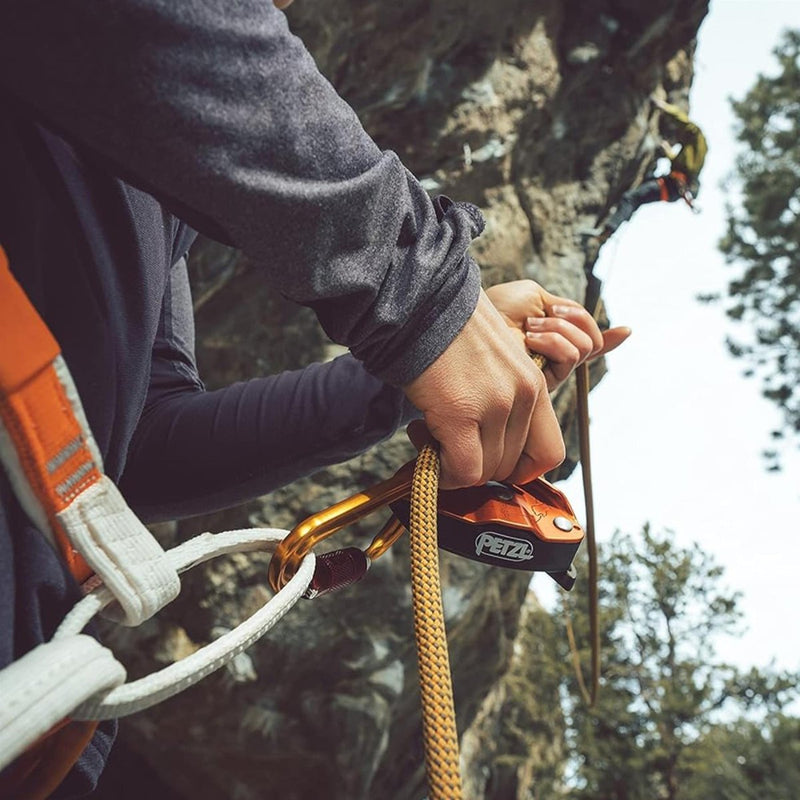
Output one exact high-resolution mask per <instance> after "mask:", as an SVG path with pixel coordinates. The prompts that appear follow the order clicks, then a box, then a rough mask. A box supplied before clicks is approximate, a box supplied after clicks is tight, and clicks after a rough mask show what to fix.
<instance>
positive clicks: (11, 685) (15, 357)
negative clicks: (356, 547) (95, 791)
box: [0, 248, 315, 770]
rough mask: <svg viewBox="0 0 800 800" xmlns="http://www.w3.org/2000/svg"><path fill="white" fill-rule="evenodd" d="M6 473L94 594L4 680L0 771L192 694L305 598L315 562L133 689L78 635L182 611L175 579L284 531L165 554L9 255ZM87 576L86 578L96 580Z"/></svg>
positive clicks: (2, 386) (0, 286) (208, 540)
mask: <svg viewBox="0 0 800 800" xmlns="http://www.w3.org/2000/svg"><path fill="white" fill-rule="evenodd" d="M0 462H2V465H3V467H4V468H5V470H6V472H7V474H8V476H9V480H10V482H11V485H12V487H13V488H14V491H15V494H16V496H17V498H18V499H19V501H20V503H21V505H22V507H23V508H24V509H25V511H26V513H27V514H28V515H29V516H30V518H31V519H32V521H33V522H34V523H35V524H36V526H37V527H38V528H39V529H40V530H41V531H43V532H44V533H45V535H47V537H48V539H49V540H50V542H51V544H53V546H54V547H56V548H57V549H59V550H60V551H61V553H62V555H63V556H64V558H65V559H66V561H67V563H68V564H69V566H70V569H71V571H72V572H73V575H75V576H76V577H78V579H79V580H80V579H83V578H86V577H88V576H89V575H91V574H92V573H94V577H93V578H91V580H90V581H88V582H87V583H86V584H84V586H85V588H86V589H88V588H89V586H90V585H91V586H92V587H93V588H92V591H91V592H89V593H88V594H87V595H86V597H85V598H84V599H83V600H81V601H80V602H79V603H78V604H77V605H76V606H75V607H74V608H73V609H72V611H71V612H70V613H69V614H68V615H67V617H66V618H65V619H64V621H63V622H62V624H61V625H60V627H59V628H58V630H57V631H56V633H55V635H54V636H53V639H52V640H51V641H50V642H47V643H45V644H42V645H39V646H38V647H36V648H35V649H34V650H32V651H30V652H29V653H27V654H26V655H24V656H23V657H22V658H20V659H19V660H17V661H16V662H14V663H13V664H11V665H10V666H8V667H6V668H5V669H3V670H0V697H2V698H3V703H2V704H0V770H2V769H3V768H4V767H6V766H7V765H8V764H10V763H11V762H13V761H14V760H15V759H16V758H17V757H18V756H20V755H21V754H22V753H24V752H25V751H26V750H27V749H28V747H30V746H31V745H32V744H34V743H35V742H37V741H38V740H39V739H40V738H41V737H43V736H45V735H46V734H47V733H48V732H49V731H51V730H52V729H53V728H54V726H57V725H58V724H59V723H61V722H62V721H63V720H64V719H65V718H70V719H75V720H78V719H80V720H99V719H111V718H115V717H120V716H124V715H126V714H132V713H134V712H135V711H139V710H141V709H144V708H147V707H149V706H151V705H154V704H155V703H158V702H160V701H161V700H164V699H166V698H167V697H171V696H172V695H174V694H177V693H178V692H180V691H182V690H183V689H185V688H187V687H189V686H191V685H192V684H194V683H196V682H197V681H199V680H200V679H201V678H203V677H205V676H206V675H208V674H209V673H211V672H213V671H214V670H216V669H218V668H219V667H221V666H223V665H224V664H225V663H226V662H228V661H230V660H231V659H232V658H233V657H234V656H236V655H237V654H238V653H240V652H241V651H242V650H244V649H245V648H247V647H249V646H250V645H251V644H252V643H253V642H255V641H256V640H257V639H258V638H259V637H261V636H262V635H263V634H264V633H266V631H268V630H269V629H270V628H271V627H272V626H273V625H274V624H275V623H276V622H278V621H279V620H280V619H281V618H282V617H283V615H284V614H285V613H286V612H287V611H288V610H289V609H290V608H291V607H292V606H293V605H294V604H295V603H296V602H297V600H298V599H299V598H300V597H301V596H302V594H303V593H304V592H305V591H306V588H307V587H308V584H309V583H310V581H311V578H312V576H313V574H314V563H315V559H314V556H313V554H309V555H308V556H307V557H306V558H305V560H304V561H303V563H302V566H301V568H300V569H299V570H298V572H297V574H296V575H295V577H294V578H293V579H292V580H291V581H290V582H289V583H288V584H287V585H286V586H285V587H284V588H283V589H281V590H280V591H279V592H278V593H277V594H275V596H274V597H272V598H271V599H270V600H269V601H268V602H267V603H266V604H265V605H264V606H263V607H262V608H261V609H260V610H259V611H257V612H256V613H255V614H253V615H252V616H251V617H250V618H249V619H247V620H245V621H244V622H243V623H242V624H241V625H239V626H238V627H237V628H235V629H234V630H232V631H230V632H228V633H226V634H225V635H224V636H222V637H220V638H219V639H217V640H215V641H213V642H211V643H210V644H208V645H206V646H205V647H203V648H201V649H200V650H198V651H197V652H195V653H193V654H192V655H191V656H189V657H187V658H185V659H183V660H182V661H179V662H177V663H175V664H172V665H170V666H168V667H165V668H164V669H162V670H159V671H157V672H155V673H153V674H151V675H149V676H147V677H145V678H142V679H140V680H137V681H134V682H133V683H130V684H124V681H125V677H126V672H125V668H124V667H123V666H122V664H120V663H119V662H118V661H117V660H116V659H115V658H114V656H113V654H112V653H111V651H110V650H108V649H107V648H105V647H103V646H102V645H101V644H99V643H98V642H97V641H95V640H94V639H93V638H91V637H90V636H86V635H84V634H82V633H81V631H82V630H83V628H84V627H85V626H86V624H87V623H88V622H89V621H90V620H91V618H92V617H93V616H94V615H95V614H96V613H98V612H99V611H101V610H103V609H106V607H109V608H108V609H107V610H106V612H105V613H106V615H107V616H110V617H112V618H113V619H116V620H117V621H120V622H122V623H123V624H125V625H138V624H140V623H141V622H143V621H144V620H146V619H148V618H149V617H151V616H152V615H153V614H154V613H155V612H156V611H158V609H160V608H161V607H163V606H164V605H166V604H167V603H168V602H170V601H171V600H172V599H174V598H175V597H176V596H177V594H178V592H179V591H180V579H179V578H178V574H179V573H180V572H183V571H185V570H187V569H190V568H191V567H192V566H194V565H195V564H200V563H202V562H203V561H206V560H208V559H209V558H213V557H215V556H218V555H222V554H225V553H235V552H242V551H245V552H246V551H253V550H269V551H272V550H274V549H275V547H276V546H277V544H278V542H280V541H281V539H283V538H284V536H286V533H287V532H286V531H282V530H274V529H264V528H255V529H252V530H237V531H228V532H226V533H220V534H216V535H213V534H210V533H204V534H201V535H200V536H197V537H195V538H194V539H191V540H190V541H188V542H185V543H183V544H181V545H179V546H177V547H175V548H173V549H172V550H169V551H166V552H165V551H164V550H163V549H162V548H161V546H160V545H159V544H158V542H157V541H156V540H155V538H154V537H153V536H152V534H151V533H150V532H149V531H148V530H147V528H146V527H145V526H144V525H143V524H142V523H141V522H140V521H139V519H138V518H137V517H136V515H135V514H134V513H133V512H132V511H131V509H130V508H129V507H128V505H127V503H126V502H125V500H124V499H123V497H122V495H121V494H120V492H119V490H118V489H117V487H116V486H115V485H114V484H113V482H112V481H111V480H110V479H109V478H108V477H107V476H106V475H105V474H103V467H102V461H101V458H100V453H99V451H98V448H97V445H96V444H95V441H94V438H93V436H92V433H91V431H90V430H89V426H88V424H87V422H86V417H85V414H84V412H83V408H82V406H81V402H80V399H79V398H78V393H77V390H76V389H75V386H74V383H73V381H72V378H71V376H70V374H69V370H68V369H67V366H66V364H65V363H64V361H63V359H62V358H61V355H60V351H59V349H58V345H57V343H56V342H55V339H53V337H52V335H51V334H50V332H49V331H48V330H47V328H46V326H45V324H44V322H43V321H42V320H41V319H40V318H39V315H38V314H37V313H36V311H35V310H34V308H33V306H32V305H31V304H30V302H29V301H28V298H27V297H26V296H25V293H24V292H23V291H22V289H21V287H20V286H19V284H18V283H17V282H16V280H15V279H14V277H13V275H12V274H11V271H10V270H9V268H8V262H7V261H6V259H5V254H4V253H3V251H2V248H0ZM87 565H88V569H87Z"/></svg>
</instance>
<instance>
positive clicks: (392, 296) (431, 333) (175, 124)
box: [0, 0, 482, 385]
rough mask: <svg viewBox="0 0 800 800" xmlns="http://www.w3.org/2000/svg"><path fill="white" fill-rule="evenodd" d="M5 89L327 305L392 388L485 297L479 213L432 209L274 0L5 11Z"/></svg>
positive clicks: (26, 6) (0, 20) (328, 323)
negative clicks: (478, 260) (475, 246)
mask: <svg viewBox="0 0 800 800" xmlns="http://www.w3.org/2000/svg"><path fill="white" fill-rule="evenodd" d="M0 84H2V85H3V86H4V87H5V88H6V89H7V90H8V91H9V92H11V93H12V94H14V95H16V96H17V97H18V98H20V99H21V100H23V101H24V102H25V103H27V104H28V105H29V106H31V107H32V108H33V109H34V110H35V112H36V113H37V115H40V116H41V117H42V119H44V120H45V121H46V122H47V123H48V124H50V125H51V126H53V127H55V128H56V129H57V130H58V131H59V132H60V133H62V135H65V136H67V137H68V138H70V139H71V140H72V141H73V142H76V143H78V144H80V145H83V146H84V147H87V148H89V149H91V150H92V151H94V152H95V153H96V154H97V155H99V156H100V157H102V158H103V159H105V160H107V161H108V162H109V163H110V164H111V165H113V166H112V168H113V169H114V170H115V171H117V172H118V174H120V175H121V176H123V177H125V178H126V179H127V180H129V181H130V182H132V183H134V184H136V185H138V186H140V187H141V188H144V189H146V190H147V191H150V192H151V193H152V194H154V195H155V196H156V197H158V198H159V199H160V200H161V201H162V202H164V203H165V204H166V205H167V206H168V207H170V208H171V209H172V210H175V211H176V212H177V213H178V214H179V215H182V216H184V217H187V218H188V219H189V221H190V222H191V223H192V224H193V225H194V226H196V227H200V228H201V229H202V230H204V232H208V233H210V234H211V235H214V234H215V233H217V234H221V235H223V237H224V238H227V239H228V240H229V241H230V242H231V243H233V244H234V245H235V246H237V247H239V248H241V249H242V250H243V251H244V252H245V253H246V254H247V255H248V256H249V257H250V258H251V259H253V261H254V262H256V263H257V264H258V265H259V266H260V267H262V268H263V270H264V273H265V277H266V279H267V280H268V281H269V282H270V283H271V284H272V285H274V286H275V287H276V288H277V289H279V290H280V291H282V292H283V293H285V294H286V295H287V296H288V297H290V298H292V299H293V300H295V301H297V302H300V303H303V304H305V305H308V306H310V307H312V308H313V309H314V311H315V312H316V314H317V316H318V317H319V319H320V322H321V323H322V325H323V327H324V328H325V330H326V332H327V333H328V335H329V336H330V337H331V338H332V339H333V340H334V341H337V342H339V343H341V344H344V345H346V346H347V347H349V348H350V350H351V351H352V352H353V354H354V355H355V356H356V357H357V358H359V359H360V360H362V361H363V362H364V365H365V366H366V368H367V369H368V370H369V371H370V372H372V373H373V374H375V375H376V376H378V377H380V378H381V379H382V380H385V381H387V382H389V383H392V384H395V385H402V384H404V383H407V382H408V381H409V380H411V379H413V378H414V377H416V376H417V375H418V374H419V373H420V372H421V371H422V370H423V369H424V368H425V367H426V366H427V365H428V364H430V363H431V362H432V361H433V360H434V359H435V358H436V357H437V356H438V355H439V354H440V353H441V352H442V351H443V350H444V349H445V347H446V346H447V345H448V344H449V343H450V341H451V340H452V339H453V337H454V336H455V335H456V333H457V332H458V331H459V330H460V329H461V327H462V326H463V324H464V323H465V321H466V320H467V318H468V317H469V315H470V313H471V312H472V310H473V308H474V305H475V303H476V301H477V296H478V291H479V286H480V278H479V273H478V270H477V267H476V266H475V264H474V263H473V262H471V260H470V259H469V257H468V256H467V255H466V250H467V247H468V246H469V242H470V240H471V239H472V238H473V237H474V236H476V235H478V233H479V232H480V229H481V226H482V221H481V219H480V214H479V212H477V210H476V209H474V208H473V207H471V206H465V205H461V204H455V205H451V206H450V207H449V208H442V209H438V213H437V208H435V207H434V204H433V203H432V202H431V200H430V199H429V197H428V196H427V194H426V193H425V191H424V190H423V189H422V188H421V187H420V185H419V183H418V182H417V181H416V180H415V179H414V177H413V176H412V175H410V174H409V173H408V172H407V171H406V170H405V168H404V167H403V165H402V163H401V162H400V160H399V159H398V158H397V156H396V155H395V154H394V153H391V152H383V153H382V152H381V151H380V150H379V149H378V148H377V146H376V145H375V143H374V142H373V141H372V140H371V139H370V138H369V136H367V134H366V133H365V132H364V131H363V129H362V127H361V125H360V123H359V121H358V119H357V117H356V115H355V113H354V112H353V111H352V109H351V108H350V107H349V106H348V105H347V104H346V103H345V102H344V101H343V100H342V99H341V98H339V97H338V95H337V94H336V92H335V91H334V89H333V87H332V86H331V85H330V84H329V83H328V82H327V81H326V80H325V79H324V78H323V77H322V76H321V75H320V73H319V71H318V70H317V68H316V65H315V64H314V61H313V59H312V58H311V56H310V55H309V53H308V52H307V51H306V50H305V48H304V47H303V45H302V43H301V42H300V41H299V40H298V39H297V38H296V37H294V36H293V35H292V34H291V33H290V32H289V30H288V26H287V24H286V19H285V17H284V15H283V13H282V12H280V11H278V10H276V9H275V8H274V6H273V4H272V3H271V2H268V1H267V0H226V2H218V0H109V2H106V3H100V4H98V3H97V2H94V1H93V0H59V2H56V3H53V2H49V1H47V2H46V1H45V0H26V2H24V3H23V2H17V3H4V4H3V6H2V10H0Z"/></svg>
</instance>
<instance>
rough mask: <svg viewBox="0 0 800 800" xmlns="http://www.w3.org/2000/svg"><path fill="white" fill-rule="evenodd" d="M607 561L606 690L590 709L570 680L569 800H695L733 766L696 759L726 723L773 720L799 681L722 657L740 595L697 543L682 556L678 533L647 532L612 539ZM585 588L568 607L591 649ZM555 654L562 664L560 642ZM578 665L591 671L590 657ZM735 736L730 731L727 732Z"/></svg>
mask: <svg viewBox="0 0 800 800" xmlns="http://www.w3.org/2000/svg"><path fill="white" fill-rule="evenodd" d="M601 563H602V565H603V568H602V570H601V584H600V604H601V620H600V634H601V642H602V656H601V660H602V683H601V686H600V692H599V696H598V703H597V705H596V707H595V708H594V709H587V708H586V707H585V705H584V703H583V701H582V700H581V695H580V693H579V690H578V686H577V680H576V679H575V676H574V675H573V674H571V673H570V672H569V671H567V670H564V672H563V674H564V679H563V680H564V686H565V688H566V690H567V696H568V698H569V700H568V702H567V707H568V708H567V710H568V713H567V718H568V723H569V724H568V735H567V741H568V743H569V745H570V748H571V763H572V764H573V765H574V775H573V776H572V778H571V783H572V790H571V792H570V795H569V796H570V797H572V798H576V800H657V799H658V798H665V799H668V800H694V798H695V797H700V796H702V795H700V794H696V793H694V794H693V793H690V789H689V787H690V786H695V785H697V786H700V785H701V784H702V780H705V779H706V778H707V779H708V781H711V782H713V778H712V777H709V776H711V775H713V774H714V770H717V769H723V768H724V769H728V768H730V765H729V764H728V763H727V762H724V761H723V760H721V759H722V756H721V755H720V756H719V757H714V758H712V757H711V755H708V756H702V757H701V754H702V753H705V752H708V753H709V754H711V753H712V752H713V747H714V746H715V742H716V741H717V739H718V738H719V737H720V736H722V732H723V731H725V730H728V729H725V728H721V727H719V725H720V720H721V719H725V718H727V719H730V718H731V715H733V714H737V715H739V716H740V717H741V718H742V719H745V718H744V717H742V715H743V714H744V713H745V712H747V713H749V714H751V715H761V716H762V717H763V716H764V715H767V714H775V713H778V712H779V711H780V710H781V709H782V708H783V707H784V706H785V705H786V703H787V702H789V701H791V700H792V699H794V698H795V697H796V696H797V695H796V692H797V690H796V686H797V676H796V675H781V674H777V673H774V672H773V671H771V670H759V669H755V668H753V669H751V670H749V671H741V670H739V669H737V668H735V667H733V666H731V665H729V664H725V663H722V662H720V660H719V659H718V658H717V657H716V655H715V645H716V642H717V640H718V639H719V638H720V637H722V636H724V635H731V634H735V633H737V632H738V631H739V630H740V627H741V613H740V611H739V608H738V602H739V595H738V593H736V592H731V591H729V590H727V589H725V588H724V587H723V586H722V585H721V580H722V576H723V571H722V569H721V567H719V566H718V565H716V564H715V563H714V561H713V559H712V558H711V557H710V556H709V555H708V554H706V553H705V552H704V551H703V550H702V549H701V548H700V547H699V546H697V545H693V546H691V547H688V548H681V547H679V546H677V545H676V543H675V541H674V538H673V536H672V535H671V534H663V535H660V536H659V535H655V534H653V533H652V532H651V530H650V528H649V527H647V526H646V527H645V528H644V529H643V531H642V532H641V534H640V535H639V536H637V537H631V536H626V535H621V534H617V535H616V536H615V537H614V538H613V540H612V541H611V542H610V543H608V544H607V545H606V546H604V548H603V550H602V552H601ZM585 591H586V587H585V585H584V584H583V582H580V581H579V583H578V584H576V588H575V590H574V593H576V596H574V597H567V596H564V601H563V602H564V604H565V606H568V608H566V609H565V611H566V612H567V613H569V614H570V617H571V619H572V622H573V627H574V629H575V632H576V636H577V637H578V641H580V642H588V641H589V638H588V618H587V614H586V612H585V608H586V605H587V603H586V597H585V596H583V595H584V594H585ZM555 649H556V650H557V651H558V652H557V655H556V658H557V659H560V661H561V663H562V664H564V663H566V662H567V661H568V653H567V652H566V651H565V646H564V644H563V643H559V644H557V645H556V648H555ZM581 659H582V662H583V663H584V664H588V663H589V654H588V650H586V649H584V650H583V652H582V653H581ZM752 718H754V716H753V717H752ZM749 725H750V723H746V726H745V728H742V730H745V731H749V730H750V728H749V727H747V726H749ZM738 730H740V728H739V727H737V726H733V727H731V728H730V732H731V735H733V734H734V733H736V732H737V731H738ZM753 730H757V728H755V727H753ZM712 734H713V736H712ZM742 735H744V734H742ZM714 737H716V738H714ZM703 748H705V749H703ZM742 752H744V751H742ZM748 757H749V756H748ZM762 760H763V759H762ZM789 771H790V772H791V770H789ZM740 772H741V770H740ZM703 776H706V778H703ZM701 779H702V780H701ZM743 780H744V779H743ZM748 786H749V784H748ZM693 791H694V789H692V792H693ZM698 791H699V790H698ZM719 796H720V797H723V796H727V795H719ZM767 796H770V795H762V797H767ZM780 796H781V795H776V797H780ZM731 797H735V795H731ZM749 797H750V795H747V794H744V795H742V798H749Z"/></svg>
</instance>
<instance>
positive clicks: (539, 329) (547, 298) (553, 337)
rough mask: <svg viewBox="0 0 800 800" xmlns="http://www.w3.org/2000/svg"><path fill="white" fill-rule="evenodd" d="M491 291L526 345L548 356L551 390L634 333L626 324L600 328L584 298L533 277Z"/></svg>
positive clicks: (499, 309) (497, 305)
mask: <svg viewBox="0 0 800 800" xmlns="http://www.w3.org/2000/svg"><path fill="white" fill-rule="evenodd" d="M486 294H487V296H488V297H489V299H490V300H491V301H492V303H493V304H494V306H495V308H497V310H498V311H499V312H500V314H501V315H502V316H503V318H504V319H505V321H506V324H507V325H508V326H509V327H510V328H511V329H512V330H513V331H516V332H517V333H516V335H517V336H518V337H519V338H521V339H522V340H523V341H524V342H525V344H526V346H527V348H528V349H529V350H530V351H531V352H532V353H539V354H541V355H543V356H544V357H545V358H546V359H547V365H546V366H545V369H544V375H545V378H546V379H547V388H548V390H549V391H551V392H552V391H554V390H555V389H556V388H558V387H559V386H560V385H561V384H562V383H563V382H564V381H565V380H566V379H567V378H568V377H569V376H570V374H571V373H572V371H573V370H574V369H575V367H577V366H578V364H581V363H582V362H584V361H586V360H587V359H593V358H598V357H599V356H601V355H603V354H605V353H609V352H611V351H612V350H613V349H614V348H616V347H619V346H620V345H621V344H622V343H623V342H624V341H625V340H626V339H627V338H628V336H630V334H631V329H630V328H625V327H618V328H611V329H609V330H607V331H601V330H600V328H599V327H598V325H597V322H595V320H594V319H593V318H592V315H591V314H590V313H589V312H588V311H587V310H586V309H585V308H584V307H583V306H582V305H581V304H580V303H576V302H575V301H574V300H569V299H568V298H565V297H558V296H556V295H554V294H550V292H547V291H545V290H544V289H543V288H542V287H541V286H540V285H539V284H538V283H535V282H534V281H530V280H522V281H511V282H510V283H500V284H498V285H497V286H492V287H491V288H490V289H487V291H486Z"/></svg>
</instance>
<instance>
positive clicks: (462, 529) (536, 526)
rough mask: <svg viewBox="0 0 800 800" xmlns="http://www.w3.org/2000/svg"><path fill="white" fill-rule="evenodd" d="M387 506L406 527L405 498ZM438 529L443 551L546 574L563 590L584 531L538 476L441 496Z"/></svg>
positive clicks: (568, 585) (569, 585) (569, 579)
mask: <svg viewBox="0 0 800 800" xmlns="http://www.w3.org/2000/svg"><path fill="white" fill-rule="evenodd" d="M390 507H391V509H392V511H393V512H394V514H395V515H396V516H397V518H398V519H399V520H400V522H402V523H403V524H404V525H405V526H406V527H408V523H409V500H408V498H402V499H401V500H397V501H396V502H394V503H392V504H391V506H390ZM438 529H439V547H441V548H442V549H443V550H448V551H449V552H451V553H455V554H456V555H459V556H463V557H464V558H469V559H472V560H473V561H480V562H481V563H483V564H491V565H492V566H494V567H503V568H505V569H520V570H525V571H528V572H546V573H548V574H549V575H550V576H551V577H552V578H553V580H554V581H555V582H556V583H558V584H559V586H561V587H563V588H564V589H567V590H569V589H571V588H572V587H573V585H574V584H575V569H574V567H573V565H572V559H573V558H574V557H575V553H576V552H577V550H578V547H579V546H580V543H581V542H582V541H583V536H584V533H583V529H582V528H581V526H580V525H579V524H578V521H577V519H576V518H575V512H574V511H573V510H572V507H571V506H570V504H569V501H568V500H567V498H566V497H565V496H564V495H563V494H562V493H561V492H560V491H559V490H558V489H556V488H555V487H554V486H553V485H552V484H550V483H548V482H547V481H545V480H544V479H542V478H538V479H537V480H535V481H531V482H530V483H526V484H524V485H521V486H517V485H514V484H508V483H496V482H490V483H488V484H486V485H484V486H474V487H471V488H468V489H455V490H452V491H442V492H439V508H438Z"/></svg>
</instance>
